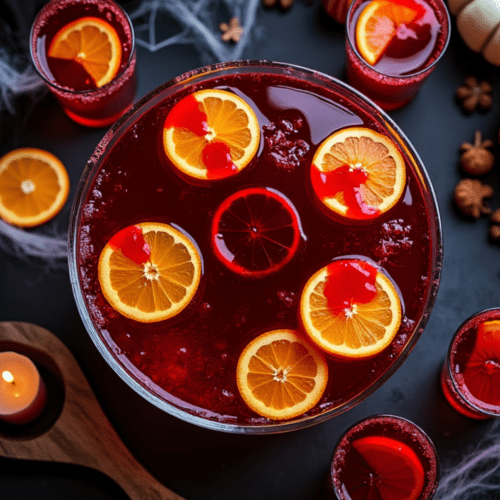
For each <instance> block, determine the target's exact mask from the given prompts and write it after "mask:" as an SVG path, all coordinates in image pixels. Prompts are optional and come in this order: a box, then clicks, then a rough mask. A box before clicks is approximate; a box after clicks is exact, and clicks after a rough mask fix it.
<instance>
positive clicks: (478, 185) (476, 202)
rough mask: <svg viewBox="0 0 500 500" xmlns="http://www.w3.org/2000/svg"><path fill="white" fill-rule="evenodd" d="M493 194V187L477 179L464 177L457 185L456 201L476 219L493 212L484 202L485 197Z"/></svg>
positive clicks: (465, 212)
mask: <svg viewBox="0 0 500 500" xmlns="http://www.w3.org/2000/svg"><path fill="white" fill-rule="evenodd" d="M491 196H493V188H492V187H491V186H488V184H483V183H482V182H481V181H479V180H477V179H462V180H461V181H460V182H459V183H458V184H457V186H456V187H455V203H456V205H457V207H458V209H459V210H460V211H461V212H462V213H463V214H464V215H468V216H471V217H473V218H474V219H478V218H479V217H480V216H481V215H483V214H490V213H491V209H490V208H488V207H487V206H486V205H485V204H484V199H485V198H490V197H491Z"/></svg>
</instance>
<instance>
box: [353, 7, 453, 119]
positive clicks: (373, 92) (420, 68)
mask: <svg viewBox="0 0 500 500" xmlns="http://www.w3.org/2000/svg"><path fill="white" fill-rule="evenodd" d="M372 2H378V3H384V2H383V1H382V2H381V1H379V0H368V1H367V0H355V1H354V2H353V3H352V4H351V6H350V8H349V11H348V14H347V22H346V51H347V77H348V80H349V83H350V84H351V85H352V86H353V87H355V88H356V89H357V90H359V91H360V92H362V93H363V94H365V95H366V96H367V97H369V98H370V99H372V100H373V101H374V102H375V103H377V104H378V105H379V106H380V107H381V108H382V109H384V110H394V109H397V108H400V107H402V106H404V105H405V104H407V103H408V102H409V101H410V100H411V99H413V97H414V96H415V95H416V93H417V92H418V90H419V89H420V86H421V85H422V83H423V82H424V80H425V79H426V78H427V77H428V76H429V75H430V74H431V72H432V71H433V70H434V68H435V67H436V64H437V62H438V61H439V59H441V57H442V55H443V54H444V52H445V50H446V47H447V46H448V42H449V39H450V17H449V14H448V10H447V8H446V5H445V4H444V2H443V0H418V3H417V1H415V5H416V6H417V7H416V9H420V8H421V9H422V12H423V11H426V14H425V16H427V17H425V18H423V21H422V22H425V23H426V24H428V26H429V32H427V28H426V29H425V30H424V31H425V33H423V34H422V35H421V36H422V37H423V38H422V39H423V41H424V42H425V41H428V44H427V46H426V47H425V46H424V47H422V48H421V50H419V51H417V52H416V53H415V54H412V55H411V57H410V56H409V55H408V54H409V52H408V50H409V51H413V50H417V49H418V47H417V48H415V46H414V45H413V46H411V47H410V48H409V49H406V51H405V49H404V47H405V45H404V44H407V45H406V47H408V43H412V42H408V40H407V39H402V37H407V38H412V39H413V36H416V35H415V32H414V31H413V30H411V29H410V28H409V27H407V26H406V25H405V24H403V25H400V26H401V27H399V28H394V29H395V32H396V35H395V36H394V37H393V39H392V41H391V42H390V43H389V45H388V46H387V48H386V52H385V53H384V54H382V56H379V59H378V60H377V61H376V62H375V63H374V64H373V65H370V64H369V63H368V62H367V61H366V60H365V59H364V58H363V56H362V55H361V53H360V49H359V47H358V44H357V42H356V30H357V24H358V20H359V19H360V16H361V15H362V12H363V11H364V10H365V9H366V8H367V7H368V8H370V4H372ZM432 13H434V15H432ZM374 15H376V13H375V14H374ZM422 16H424V14H422ZM379 23H380V24H382V21H379ZM408 26H410V23H409V24H408ZM424 26H425V24H424ZM366 29H371V28H369V27H368V28H366ZM391 29H392V28H391ZM398 29H399V30H400V31H404V33H401V34H398ZM419 29H423V28H419ZM410 33H413V35H412V34H410ZM400 38H401V39H400ZM413 40H415V39H413ZM415 43H418V41H417V42H415ZM422 43H423V42H422ZM398 44H399V45H398ZM432 44H433V45H432ZM386 53H389V54H390V56H387V55H386Z"/></svg>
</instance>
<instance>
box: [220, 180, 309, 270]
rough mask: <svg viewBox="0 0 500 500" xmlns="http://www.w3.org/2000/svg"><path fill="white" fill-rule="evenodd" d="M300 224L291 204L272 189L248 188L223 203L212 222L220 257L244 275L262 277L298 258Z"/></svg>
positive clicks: (231, 267)
mask: <svg viewBox="0 0 500 500" xmlns="http://www.w3.org/2000/svg"><path fill="white" fill-rule="evenodd" d="M301 229H302V228H301V224H300V219H299V214H298V213H297V210H296V209H295V207H294V206H293V205H292V202H291V201H290V200H289V199H288V198H286V197H285V196H284V195H283V194H281V193H280V192H279V191H276V190H274V189H270V188H247V189H242V190H241V191H237V192H236V193H234V194H233V195H231V196H230V197H229V198H227V199H226V200H224V202H223V203H222V204H221V205H220V207H219V208H218V209H217V212H216V213H215V216H214V218H213V223H212V244H213V248H214V253H215V255H216V256H217V258H218V259H219V260H220V261H221V262H222V263H223V264H225V265H226V266H227V267H228V268H229V269H231V270H232V271H234V272H235V273H238V274H240V275H242V276H248V277H253V278H263V277H265V276H268V275H269V274H272V273H275V272H277V271H279V270H280V269H281V268H282V267H283V266H285V265H286V264H287V263H288V262H290V260H291V259H292V258H293V256H294V255H295V252H296V251H297V248H298V246H299V243H300V236H301Z"/></svg>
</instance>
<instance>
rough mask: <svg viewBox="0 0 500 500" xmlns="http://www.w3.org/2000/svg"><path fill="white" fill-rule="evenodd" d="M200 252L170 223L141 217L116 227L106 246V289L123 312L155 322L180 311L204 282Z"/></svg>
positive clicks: (102, 271)
mask: <svg viewBox="0 0 500 500" xmlns="http://www.w3.org/2000/svg"><path fill="white" fill-rule="evenodd" d="M201 272H202V261H201V256H200V253H199V251H198V249H197V247H196V245H195V243H194V242H193V241H192V240H191V238H190V237H188V236H187V235H186V234H184V233H183V232H181V231H179V230H178V229H176V228H174V227H173V226H171V225H169V224H163V223H159V222H141V223H140V224H136V225H133V226H128V227H126V228H124V229H122V230H120V231H118V233H116V234H115V235H114V236H113V237H112V238H111V239H110V241H109V242H108V243H107V244H106V246H105V247H104V249H103V250H102V252H101V255H100V258H99V265H98V276H99V283H100V285H101V290H102V293H103V294H104V297H105V298H106V300H107V301H108V302H109V303H110V304H111V306H112V307H113V308H114V309H115V310H116V311H118V312H119V313H120V314H122V315H123V316H126V317H127V318H131V319H134V320H136V321H140V322H142V323H151V322H155V321H162V320H165V319H168V318H172V317H173V316H175V315H177V314H179V313H180V312H181V311H182V310H183V309H185V308H186V307H187V306H188V305H189V303H190V302H191V300H192V298H193V297H194V295H195V293H196V290H197V289H198V285H199V283H200V278H201Z"/></svg>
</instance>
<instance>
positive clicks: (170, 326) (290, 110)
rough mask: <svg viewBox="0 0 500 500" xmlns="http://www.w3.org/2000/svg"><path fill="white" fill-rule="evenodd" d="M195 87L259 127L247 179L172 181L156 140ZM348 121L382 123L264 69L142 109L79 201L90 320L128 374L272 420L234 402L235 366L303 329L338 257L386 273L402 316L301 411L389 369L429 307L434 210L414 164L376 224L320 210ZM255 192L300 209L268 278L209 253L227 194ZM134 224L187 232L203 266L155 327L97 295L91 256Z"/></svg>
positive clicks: (214, 412) (243, 420) (182, 398)
mask: <svg viewBox="0 0 500 500" xmlns="http://www.w3.org/2000/svg"><path fill="white" fill-rule="evenodd" d="M203 88H219V89H224V90H228V91H233V92H235V93H237V94H238V95H239V96H241V97H242V98H244V99H245V100H246V101H247V102H248V103H249V104H251V106H252V107H253V109H254V111H255V113H256V115H257V117H258V119H259V123H260V126H261V130H262V136H261V146H260V148H259V151H258V153H257V155H256V157H255V158H254V160H253V161H252V163H251V164H250V165H249V166H248V167H246V168H245V169H244V170H243V171H242V172H241V173H239V174H237V175H234V176H232V177H228V178H226V179H223V180H219V181H209V182H208V183H206V184H204V185H200V184H199V181H198V182H197V183H193V182H191V181H190V180H189V179H186V178H185V176H180V175H178V174H177V173H176V168H175V167H174V166H173V165H172V164H171V163H170V162H169V160H168V159H167V157H166V155H165V153H164V151H163V143H162V134H163V127H164V124H165V119H166V117H167V114H168V112H169V111H170V109H172V107H173V105H174V104H175V103H176V102H178V101H179V100H180V99H181V98H182V97H184V96H185V95H187V94H190V93H192V92H194V91H195V90H201V89H203ZM347 126H365V127H371V128H375V129H377V126H376V124H375V122H374V121H373V120H372V119H371V118H370V117H369V116H368V115H367V114H365V113H363V112H362V111H361V110H360V109H358V108H356V107H354V106H353V105H351V104H350V103H349V102H345V101H343V102H339V98H338V96H337V94H335V93H334V92H332V91H329V90H327V89H325V88H323V87H319V86H316V85H312V84H307V83H305V82H302V81H299V80H296V79H292V78H289V77H281V76H276V75H271V74H269V75H267V74H263V75H228V76H224V77H220V78H217V79H214V80H211V81H208V82H204V83H201V84H198V85H196V86H195V87H191V88H187V89H183V90H181V91H179V92H178V93H177V94H175V95H174V96H173V97H170V98H168V99H166V100H165V101H163V102H161V103H159V104H158V105H156V106H154V107H153V108H152V109H150V110H148V111H146V112H145V113H144V114H143V115H142V116H141V117H140V118H139V119H138V120H137V122H136V123H134V124H133V125H132V126H131V127H130V129H129V130H128V131H127V132H126V133H125V134H124V135H123V136H122V138H121V139H120V140H119V141H118V142H117V144H116V145H115V146H114V147H113V149H112V150H111V151H110V152H109V154H108V155H107V157H106V160H105V161H104V162H103V164H102V166H101V168H100V171H99V172H98V174H97V176H96V177H95V179H94V181H93V186H92V189H91V190H90V191H89V195H88V197H87V199H86V200H85V202H84V204H83V208H82V214H83V215H82V219H81V221H80V233H79V239H78V243H79V245H78V255H77V259H78V265H79V269H80V279H81V286H82V290H83V295H84V297H85V300H86V303H87V307H88V310H89V313H90V316H91V318H92V320H93V322H94V324H95V326H96V328H97V330H98V331H99V332H100V334H101V335H102V337H103V339H104V340H105V341H106V342H107V344H108V345H109V347H110V349H111V350H112V351H113V353H114V354H115V355H116V357H117V358H118V359H119V360H120V362H121V363H122V364H123V365H124V367H125V368H126V369H127V370H128V371H129V373H130V374H131V375H132V376H133V377H135V378H136V379H138V380H139V381H140V382H141V383H143V384H144V385H146V386H147V387H148V388H150V389H151V390H153V391H154V392H155V393H156V394H158V395H159V397H161V398H163V399H165V400H167V401H170V402H171V403H172V404H174V405H176V406H178V407H181V408H183V409H184V410H185V411H188V412H192V413H195V414H198V415H201V416H203V417H205V418H208V419H214V420H218V421H222V422H228V423H234V424H246V425H252V424H254V425H257V424H262V423H266V422H268V420H267V419H266V418H263V417H260V416H258V415H257V414H255V413H254V412H252V411H251V410H250V409H249V408H248V407H247V406H246V405H245V403H244V402H243V400H242V398H241V397H240V395H239V392H238V389H237V385H236V365H237V361H238V358H239V356H240V354H241V352H242V351H243V349H244V348H245V347H246V345H247V344H248V343H249V342H250V341H251V340H252V339H254V338H255V337H257V336H258V335H259V334H261V333H263V332H265V331H269V330H273V329H278V328H290V329H294V330H297V331H300V329H301V326H300V321H299V310H298V308H299V300H300V294H301V291H302V288H303V286H304V285H305V283H306V281H307V280H308V279H309V278H310V276H311V275H312V274H313V273H314V272H316V271H317V270H318V269H319V268H321V267H323V266H325V265H327V264H329V263H331V262H332V260H333V259H335V258H337V257H340V256H343V255H361V256H365V257H367V258H369V259H372V260H373V261H375V262H376V263H377V264H379V265H381V266H383V267H384V269H385V270H386V271H387V272H388V273H389V274H390V275H391V277H392V278H393V279H394V280H395V282H396V283H397V284H398V286H399V288H400V290H401V293H402V298H403V300H404V305H405V309H404V316H403V321H402V325H401V328H400V330H399V332H398V333H397V335H396V337H395V339H394V341H393V342H392V344H391V345H390V346H389V347H388V348H387V349H386V350H384V351H383V352H382V353H380V354H379V355H378V356H376V357H375V358H373V359H370V360H367V361H361V362H358V363H353V364H348V363H339V362H337V361H334V360H332V359H330V360H328V363H329V371H330V373H335V374H336V376H335V377H331V378H330V380H329V383H328V386H327V388H326V391H325V393H324V395H323V397H322V399H321V401H320V402H319V403H318V405H316V407H314V408H313V409H312V410H310V412H308V414H317V413H319V412H323V411H325V410H328V409H331V408H335V407H337V406H338V405H340V404H342V403H345V402H346V401H349V400H350V399H352V398H354V397H355V396H357V395H358V394H359V393H360V392H361V391H363V390H364V389H366V387H368V386H369V385H370V384H371V383H373V382H374V381H375V380H376V379H378V378H379V377H380V376H381V375H382V374H383V373H384V372H385V371H386V370H387V369H388V368H389V367H390V366H391V364H392V363H393V361H394V360H395V359H396V357H397V356H398V354H399V353H400V352H401V350H402V349H403V348H404V347H405V345H406V344H407V342H408V341H409V340H410V337H411V335H412V333H413V331H414V328H415V325H416V323H417V322H418V321H419V320H420V319H421V317H422V314H423V308H424V306H425V303H426V300H427V294H428V287H429V279H428V277H429V272H430V266H431V258H432V251H433V250H432V248H433V247H432V245H433V243H432V241H431V233H430V219H429V211H428V209H427V205H426V201H425V198H424V193H423V191H422V189H423V188H422V185H421V184H420V181H419V180H418V178H417V176H416V175H415V171H414V170H413V166H412V165H411V164H410V163H409V162H407V164H406V170H407V179H406V188H405V193H404V195H403V196H402V198H401V200H400V201H399V202H398V203H397V204H396V205H395V206H394V207H393V208H392V209H391V210H390V211H388V212H387V213H385V214H383V215H382V216H380V217H379V218H376V219H374V220H373V221H370V222H368V223H365V224H357V225H356V226H348V225H346V224H345V223H339V222H338V221H335V220H334V219H333V218H331V217H329V216H327V215H326V214H325V213H324V212H323V211H322V210H321V208H320V207H319V205H320V204H321V203H320V202H319V201H318V200H317V197H316V196H315V195H314V193H313V192H312V186H311V181H310V167H311V163H312V159H313V156H314V153H315V151H316V149H317V147H318V146H319V144H320V143H321V142H322V141H323V140H324V139H326V137H328V136H329V135H330V134H331V133H333V132H334V131H336V130H338V129H340V128H343V127H347ZM379 131H381V130H379ZM254 188H259V189H262V188H267V189H270V190H274V191H275V192H277V193H281V195H282V196H283V197H286V199H287V200H289V202H290V203H291V204H292V206H293V207H294V211H293V210H292V212H290V211H289V210H288V211H287V210H285V211H284V212H283V214H282V215H283V217H285V216H286V214H287V213H288V214H293V213H296V214H297V215H298V218H299V219H300V238H299V240H298V242H297V244H296V243H295V236H293V235H291V234H290V235H288V234H285V233H283V234H282V235H281V237H282V238H283V239H282V240H280V241H283V242H285V243H286V245H285V246H288V245H289V246H291V247H292V248H295V249H294V251H293V256H292V258H291V259H290V260H289V261H287V262H286V263H285V265H283V266H282V267H279V265H278V266H277V270H276V271H275V272H271V273H269V274H266V273H264V274H263V275H262V276H258V277H255V276H250V277H245V276H243V275H242V274H241V273H240V272H235V270H233V269H231V268H230V266H228V265H226V264H225V263H224V262H223V261H222V260H221V258H220V256H217V255H216V253H215V252H214V236H213V234H214V233H213V227H212V225H213V221H214V217H215V215H216V213H217V211H218V209H219V207H220V206H221V205H222V204H223V203H224V202H225V201H226V200H228V198H229V197H231V196H233V195H234V194H235V193H237V192H238V191H243V190H244V189H254ZM289 217H290V215H289ZM294 217H295V215H294V216H292V219H293V218H294ZM141 221H159V222H166V223H171V224H175V225H177V226H179V227H181V228H182V229H183V230H184V231H186V232H187V233H189V234H190V235H191V237H192V238H193V239H194V240H195V241H196V243H197V244H198V246H199V249H200V252H201V255H202V258H203V268H204V274H203V276H202V282H201V285H200V288H199V290H198V292H197V295H196V296H195V298H194V299H193V301H192V303H191V304H190V305H189V306H188V307H187V308H186V309H185V310H184V311H183V312H182V313H180V314H179V315H178V316H176V317H175V318H172V319H171V320H167V321H164V322H161V323H150V324H142V323H138V322H135V321H133V320H130V319H127V318H125V317H123V316H121V315H120V314H118V313H117V312H116V311H114V310H113V309H112V308H111V306H110V305H109V304H108V303H107V301H106V300H105V299H104V297H103V295H102V293H101V291H100V287H99V282H98V278H97V262H98V258H99V254H100V252H101V250H102V248H103V247H104V245H105V244H106V243H107V241H109V239H110V238H111V237H112V236H113V235H114V234H115V233H116V232H117V231H118V230H120V229H122V228H124V227H127V226H129V225H131V224H136V223H138V222H141ZM297 227H298V226H297ZM280 234H281V233H280Z"/></svg>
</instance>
